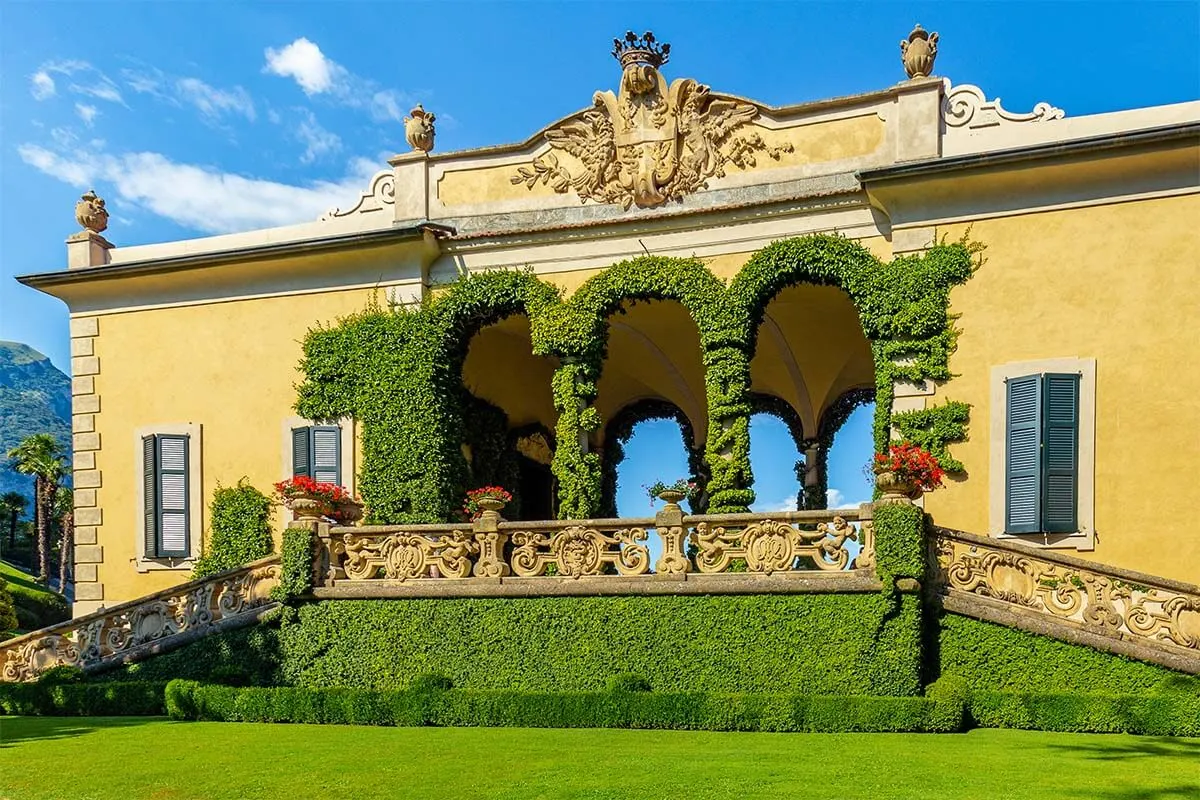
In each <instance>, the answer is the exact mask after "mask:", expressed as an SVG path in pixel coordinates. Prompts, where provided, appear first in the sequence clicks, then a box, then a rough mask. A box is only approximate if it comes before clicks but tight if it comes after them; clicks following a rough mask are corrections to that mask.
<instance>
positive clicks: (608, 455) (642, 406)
mask: <svg viewBox="0 0 1200 800" xmlns="http://www.w3.org/2000/svg"><path fill="white" fill-rule="evenodd" d="M655 419H666V420H672V421H674V422H676V423H678V424H679V428H680V431H681V433H682V434H683V445H684V447H685V448H686V449H687V452H688V469H689V470H691V473H692V474H691V476H690V477H693V478H697V479H699V483H700V485H701V487H703V486H705V484H707V482H708V481H707V477H708V476H707V469H706V466H705V463H704V454H703V451H702V449H701V448H700V447H699V446H698V445H697V442H696V435H695V430H694V429H693V428H692V423H691V420H690V419H688V415H687V414H685V413H684V412H683V411H682V410H681V409H680V408H679V406H677V405H675V404H674V403H670V402H667V401H664V400H659V399H658V398H649V397H647V398H642V399H640V400H635V401H634V402H632V403H630V404H628V405H626V406H625V407H624V408H622V409H621V410H620V411H618V412H617V413H616V414H615V415H613V417H612V418H611V419H609V420H608V422H607V423H606V424H605V426H604V437H603V439H602V442H601V450H600V453H601V455H600V458H601V480H602V481H603V483H602V485H601V489H600V498H601V500H600V502H601V505H600V514H601V515H602V516H606V517H615V516H616V515H617V469H618V467H620V465H621V462H622V461H624V459H625V449H624V448H625V443H626V442H628V441H629V437H630V436H632V435H633V429H634V428H635V427H637V425H638V424H639V423H642V422H647V421H649V420H655ZM705 499H706V497H705V493H704V492H703V490H702V494H701V496H700V497H699V498H697V500H696V507H697V508H700V509H702V508H703V507H704V502H705Z"/></svg>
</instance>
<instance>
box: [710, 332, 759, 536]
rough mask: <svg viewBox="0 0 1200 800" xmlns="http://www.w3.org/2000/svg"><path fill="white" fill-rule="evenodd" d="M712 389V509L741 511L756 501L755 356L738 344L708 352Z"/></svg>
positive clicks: (727, 512) (725, 511)
mask: <svg viewBox="0 0 1200 800" xmlns="http://www.w3.org/2000/svg"><path fill="white" fill-rule="evenodd" d="M704 362H705V363H704V365H705V378H704V380H705V386H706V389H707V392H708V439H707V442H706V447H705V461H707V462H708V467H709V469H710V470H711V477H710V478H709V482H708V513H710V514H736V513H740V512H746V511H749V510H750V504H751V503H753V502H754V490H753V489H751V488H750V487H751V486H752V485H753V483H754V475H753V473H752V472H751V471H750V411H751V406H750V398H749V387H750V357H749V356H748V355H747V354H746V353H745V351H744V350H742V349H740V348H737V347H720V348H716V349H713V350H711V351H708V352H706V353H705V354H704Z"/></svg>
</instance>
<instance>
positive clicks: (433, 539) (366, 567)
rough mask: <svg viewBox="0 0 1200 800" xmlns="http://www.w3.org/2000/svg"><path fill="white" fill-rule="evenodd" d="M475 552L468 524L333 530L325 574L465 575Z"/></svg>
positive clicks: (355, 576)
mask: <svg viewBox="0 0 1200 800" xmlns="http://www.w3.org/2000/svg"><path fill="white" fill-rule="evenodd" d="M478 553H479V545H478V543H477V542H476V541H475V535H474V534H473V533H472V532H471V530H470V528H465V529H459V528H450V529H446V530H432V531H430V530H403V529H400V530H396V531H395V532H389V533H377V532H367V533H359V532H357V531H355V532H347V533H335V534H334V536H333V537H332V540H331V549H330V572H329V574H330V577H331V578H332V579H337V578H338V577H345V578H347V579H349V580H352V581H365V580H371V579H376V578H379V579H385V580H394V581H406V580H413V579H417V578H465V577H467V576H468V575H470V574H471V565H472V562H471V556H473V555H477V554H478Z"/></svg>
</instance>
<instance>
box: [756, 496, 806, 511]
mask: <svg viewBox="0 0 1200 800" xmlns="http://www.w3.org/2000/svg"><path fill="white" fill-rule="evenodd" d="M750 510H751V511H755V512H758V513H760V514H769V513H771V512H772V511H795V510H796V495H792V496H790V497H785V498H783V499H782V500H780V501H779V502H776V503H770V502H764V501H761V500H760V501H759V502H757V503H755V504H754V505H752V506H751V507H750Z"/></svg>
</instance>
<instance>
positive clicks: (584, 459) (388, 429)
mask: <svg viewBox="0 0 1200 800" xmlns="http://www.w3.org/2000/svg"><path fill="white" fill-rule="evenodd" d="M977 250H978V248H977V247H976V246H974V245H970V244H968V243H966V242H965V241H963V242H955V243H943V244H939V245H936V246H934V247H932V248H930V249H929V250H927V251H926V252H925V253H923V254H920V255H908V256H902V257H899V258H896V259H894V260H893V261H891V262H889V263H885V262H882V261H881V260H880V259H878V258H877V257H876V256H875V255H873V254H872V253H871V252H870V251H869V250H867V249H866V248H865V247H863V246H861V245H860V244H858V243H856V242H854V241H851V240H849V239H846V238H843V237H840V236H834V235H813V236H805V237H800V238H796V239H788V240H784V241H780V242H776V243H774V244H772V245H769V246H768V247H766V248H764V249H762V250H761V251H759V252H758V253H756V254H754V255H753V256H752V257H751V258H750V259H749V261H748V262H747V263H746V265H745V266H744V267H743V268H742V270H741V271H740V272H739V273H738V274H737V275H736V276H735V277H734V278H733V280H732V281H731V282H730V283H729V285H725V284H724V283H723V282H722V281H721V280H719V279H718V278H716V277H715V276H714V275H713V273H712V272H711V271H710V270H709V269H708V268H707V267H706V266H705V265H704V263H703V262H701V261H700V260H698V259H689V258H667V257H662V256H644V257H639V258H635V259H630V260H628V261H623V262H620V263H618V264H614V265H613V266H611V267H609V268H608V269H606V270H604V271H603V272H601V273H599V274H597V275H595V276H593V277H592V278H590V279H589V280H588V281H586V282H585V283H584V284H583V285H582V286H581V287H580V288H579V289H578V290H577V291H576V292H575V293H574V294H573V295H572V296H571V297H570V298H569V299H564V298H563V297H562V295H561V292H560V291H559V290H558V289H557V288H555V287H553V286H551V285H549V284H547V283H545V282H543V281H541V280H539V279H538V278H537V277H536V276H535V275H533V274H532V273H531V272H525V271H498V272H487V273H479V274H473V275H469V276H466V277H464V278H462V279H461V280H459V281H458V282H456V283H455V284H453V285H452V286H450V287H449V288H448V289H447V290H446V291H445V292H444V293H442V294H440V295H439V296H438V297H437V298H436V299H434V300H431V301H429V302H427V303H426V304H425V305H424V306H423V307H421V308H419V309H415V310H405V309H398V310H384V309H381V308H378V307H373V308H368V309H367V310H365V311H363V312H362V313H359V314H356V315H352V316H350V317H348V318H345V319H342V320H340V321H339V322H338V323H337V324H336V325H333V326H329V327H318V328H316V329H314V330H313V331H312V332H311V333H310V334H309V336H308V337H307V338H306V340H305V343H304V358H303V361H302V363H301V369H302V371H303V373H304V378H305V379H304V381H303V383H302V384H301V386H300V388H299V395H298V400H297V410H298V412H299V413H300V414H301V415H302V416H305V417H307V418H310V419H331V418H337V417H342V416H353V417H355V418H357V420H358V421H359V423H360V425H361V428H362V448H363V461H362V470H361V475H360V479H359V486H360V489H361V493H362V495H363V497H364V499H365V500H366V503H367V507H368V513H369V520H370V521H373V522H432V521H440V520H447V519H450V518H452V517H453V515H454V514H455V513H456V512H457V510H458V507H459V504H460V501H461V498H462V494H463V491H464V489H466V488H470V487H469V486H468V484H469V483H472V482H474V479H473V477H472V476H471V474H470V469H469V465H468V462H467V459H466V457H465V455H464V453H463V448H462V445H463V443H464V441H465V439H466V436H467V435H468V434H467V430H468V425H467V405H468V396H467V395H466V393H465V392H464V391H463V388H462V364H463V360H464V359H465V356H466V352H467V348H468V347H469V345H470V341H471V337H472V336H474V334H475V333H477V332H478V331H479V330H480V329H482V328H483V327H485V326H487V325H489V324H491V323H494V322H496V321H498V320H500V319H503V318H505V317H507V316H510V315H513V314H524V315H526V316H527V317H528V318H529V320H530V330H531V337H532V344H533V352H534V354H535V355H539V356H546V357H554V358H555V359H557V364H558V367H557V369H556V371H555V374H554V378H553V385H552V387H551V388H552V393H553V398H554V404H555V409H556V410H557V412H558V414H559V417H558V423H557V428H556V430H555V432H554V434H555V439H556V442H557V446H556V448H555V452H554V461H553V465H552V469H553V471H554V475H555V477H556V479H557V481H558V485H559V516H560V517H562V518H576V519H579V518H588V517H593V516H595V515H597V514H598V513H599V512H600V510H601V509H602V508H603V507H604V506H605V502H606V501H605V495H606V490H605V469H604V466H603V463H602V460H601V456H600V454H599V453H597V452H595V451H594V450H592V448H591V447H590V445H589V443H590V442H591V441H592V440H594V438H595V436H596V434H597V432H598V431H599V430H600V428H601V426H602V424H604V423H605V421H604V420H601V419H600V418H599V414H598V413H597V411H596V409H595V407H594V405H593V402H594V401H595V399H596V385H597V380H598V379H599V376H600V374H601V371H602V369H603V367H604V358H605V353H606V350H607V342H608V319H609V317H610V316H611V315H612V314H614V313H616V312H618V311H619V310H620V309H621V307H622V305H623V304H626V303H631V302H639V301H647V300H672V301H676V302H679V303H680V304H682V305H683V306H684V308H686V309H687V311H688V313H689V314H690V316H691V318H692V320H693V322H694V323H695V325H696V328H697V331H698V333H699V338H700V346H701V351H702V352H701V355H702V359H703V364H704V368H705V383H706V400H707V410H708V428H707V430H708V433H707V437H706V441H705V442H704V446H703V449H704V455H703V459H704V463H703V467H704V468H703V470H700V469H696V470H695V471H696V472H697V473H698V474H700V475H702V476H703V477H704V478H706V480H707V485H706V498H705V499H706V501H707V508H708V510H709V511H710V512H713V513H723V512H736V511H744V510H746V509H747V508H748V507H749V505H750V504H751V503H752V502H753V501H754V491H753V488H752V487H753V475H752V473H751V469H750V429H749V428H750V415H751V413H753V412H754V410H755V400H754V397H753V396H752V394H751V392H750V362H751V360H752V358H753V356H754V350H755V346H756V343H757V336H758V329H759V325H760V323H761V322H762V319H763V314H764V311H765V309H766V306H767V305H768V304H769V303H770V302H771V300H772V299H773V298H774V297H775V296H776V295H777V294H778V293H779V292H780V291H781V290H782V289H784V288H786V287H788V286H790V285H793V284H798V283H810V284H818V285H829V286H836V287H838V288H840V289H842V290H843V291H845V292H846V293H847V294H848V295H849V296H850V298H851V300H852V301H853V302H854V304H855V306H856V308H857V309H858V312H859V316H860V319H861V322H862V326H863V332H864V333H865V335H866V337H867V338H868V339H869V340H870V341H871V343H872V351H873V355H874V359H875V367H876V378H877V386H876V394H875V397H876V403H877V405H876V420H875V444H876V448H877V449H883V448H885V447H886V445H887V442H888V440H889V438H890V430H891V422H892V420H891V403H892V385H893V382H894V381H895V380H897V379H908V380H923V379H926V378H930V379H934V380H944V379H946V378H949V376H950V373H949V370H948V367H947V358H948V356H949V354H950V352H951V350H952V349H953V346H954V331H953V329H952V327H951V324H950V322H951V321H950V318H949V315H948V311H947V307H948V296H949V291H950V288H951V287H952V286H954V285H955V284H957V283H961V282H963V281H965V280H966V279H967V278H969V277H970V275H971V273H972V271H973V269H974V266H975V253H976V252H977ZM937 413H938V412H934V414H935V416H936V415H937ZM955 413H957V411H956V412H955ZM926 429H927V430H929V431H940V430H942V428H941V427H940V426H936V425H932V424H930V425H927V426H926ZM931 435H932V434H931ZM927 438H928V437H927ZM929 441H931V442H932V439H930V440H929ZM942 446H944V443H942Z"/></svg>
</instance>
